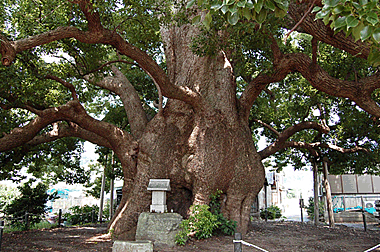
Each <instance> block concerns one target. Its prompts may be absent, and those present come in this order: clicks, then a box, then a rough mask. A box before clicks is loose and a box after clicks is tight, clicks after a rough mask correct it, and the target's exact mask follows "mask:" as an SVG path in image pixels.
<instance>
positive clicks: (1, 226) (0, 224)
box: [0, 221, 4, 251]
mask: <svg viewBox="0 0 380 252" xmlns="http://www.w3.org/2000/svg"><path fill="white" fill-rule="evenodd" d="M3 229H4V221H0V251H1V241H2V239H3Z"/></svg>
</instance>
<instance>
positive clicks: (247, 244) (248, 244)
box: [234, 240, 269, 252]
mask: <svg viewBox="0 0 380 252" xmlns="http://www.w3.org/2000/svg"><path fill="white" fill-rule="evenodd" d="M235 242H240V243H242V244H244V245H246V246H250V247H254V248H256V249H258V250H261V251H264V252H269V251H268V250H265V249H262V248H260V247H258V246H256V245H253V244H251V243H248V242H245V241H243V240H234V243H235Z"/></svg>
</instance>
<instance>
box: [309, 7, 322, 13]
mask: <svg viewBox="0 0 380 252" xmlns="http://www.w3.org/2000/svg"><path fill="white" fill-rule="evenodd" d="M320 10H322V8H321V7H319V6H315V7H314V8H313V10H312V11H311V13H314V12H318V11H320Z"/></svg>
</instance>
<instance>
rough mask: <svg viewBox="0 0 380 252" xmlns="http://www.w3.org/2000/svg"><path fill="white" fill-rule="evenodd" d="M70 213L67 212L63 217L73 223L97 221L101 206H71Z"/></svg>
mask: <svg viewBox="0 0 380 252" xmlns="http://www.w3.org/2000/svg"><path fill="white" fill-rule="evenodd" d="M69 211H70V213H65V214H64V215H63V217H64V218H65V219H66V220H67V222H68V223H70V224H71V225H77V224H85V223H91V222H95V221H97V219H98V212H99V207H98V206H97V205H93V206H88V205H84V206H83V207H81V206H73V207H71V208H69Z"/></svg>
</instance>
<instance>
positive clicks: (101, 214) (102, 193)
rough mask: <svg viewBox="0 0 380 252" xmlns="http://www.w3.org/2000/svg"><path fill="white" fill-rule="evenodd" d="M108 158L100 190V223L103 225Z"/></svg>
mask: <svg viewBox="0 0 380 252" xmlns="http://www.w3.org/2000/svg"><path fill="white" fill-rule="evenodd" d="M107 156H108V155H106V158H105V164H104V169H103V174H102V187H101V189H100V206H99V222H100V223H101V222H102V221H103V218H102V216H103V204H104V187H105V185H106V167H107Z"/></svg>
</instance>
